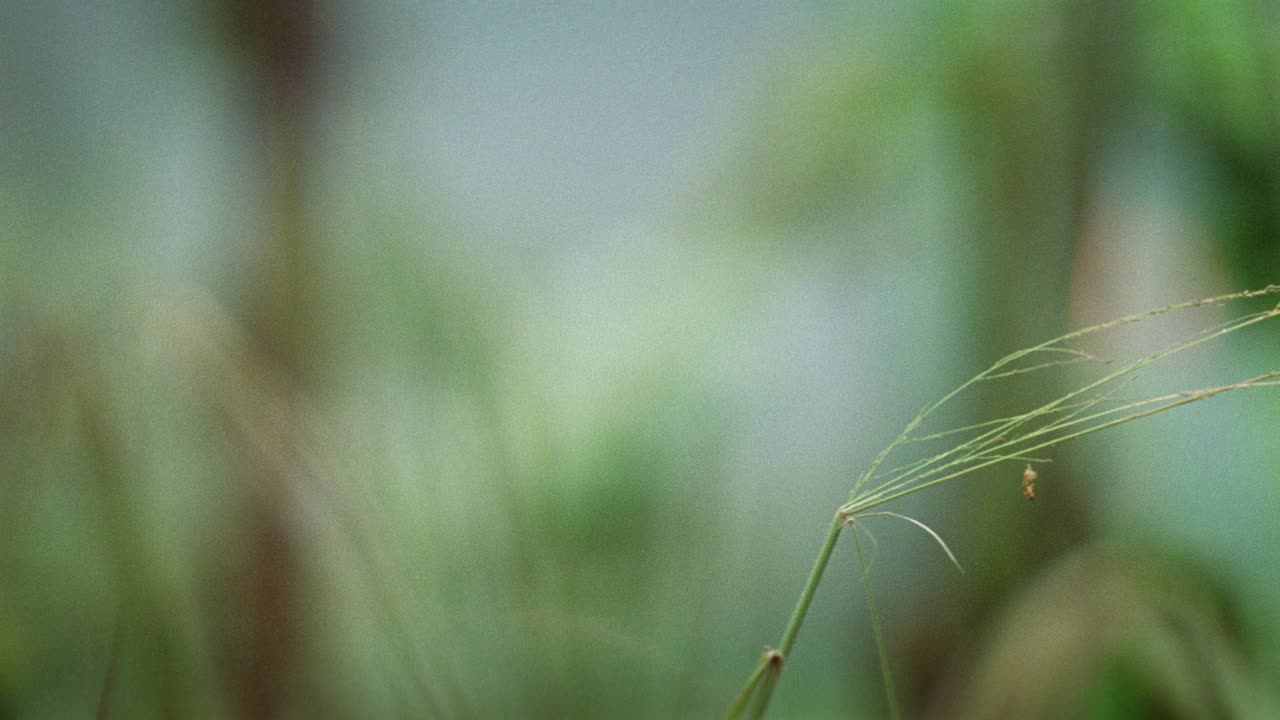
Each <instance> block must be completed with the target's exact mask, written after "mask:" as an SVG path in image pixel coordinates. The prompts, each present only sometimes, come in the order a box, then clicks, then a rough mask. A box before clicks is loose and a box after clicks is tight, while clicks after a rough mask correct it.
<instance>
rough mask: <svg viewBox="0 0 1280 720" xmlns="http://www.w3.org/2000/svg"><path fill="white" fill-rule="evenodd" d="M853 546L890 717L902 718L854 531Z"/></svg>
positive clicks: (859, 543) (856, 535) (860, 550)
mask: <svg viewBox="0 0 1280 720" xmlns="http://www.w3.org/2000/svg"><path fill="white" fill-rule="evenodd" d="M853 547H854V550H856V551H857V553H858V568H859V569H860V570H861V571H862V584H863V586H864V587H865V588H866V589H867V609H868V610H869V611H870V613H871V632H872V634H874V635H875V639H876V654H877V655H879V657H880V678H881V679H882V680H883V681H884V694H885V697H886V698H888V701H889V717H891V718H893V720H900V718H901V717H902V710H901V709H900V708H899V707H898V693H897V692H895V691H894V688H893V670H892V668H891V667H890V666H889V649H888V646H887V645H886V644H885V642H884V630H883V629H882V628H881V625H880V613H879V611H878V610H876V596H875V593H874V592H872V591H871V573H870V571H869V570H868V569H867V561H866V559H865V558H864V557H863V554H862V541H861V540H860V539H859V538H858V533H853ZM948 554H950V552H948Z"/></svg>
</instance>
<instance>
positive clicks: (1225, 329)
mask: <svg viewBox="0 0 1280 720" xmlns="http://www.w3.org/2000/svg"><path fill="white" fill-rule="evenodd" d="M1276 293H1280V285H1268V286H1267V287H1265V288H1262V289H1261V290H1251V291H1245V292H1236V293H1229V294H1226V295H1219V296H1216V297H1211V298H1205V299H1203V300H1193V301H1191V302H1184V303H1178V304H1174V305H1166V306H1164V307H1161V308H1156V309H1154V310H1148V311H1146V312H1141V313H1137V314H1134V315H1128V316H1126V317H1122V318H1119V319H1117V320H1112V321H1110V322H1105V323H1101V324H1099V325H1093V326H1091V327H1087V328H1082V329H1079V330H1075V331H1072V332H1069V333H1067V334H1065V335H1061V336H1059V337H1056V338H1053V339H1052V340H1047V341H1045V342H1043V343H1040V344H1038V345H1033V346H1031V347H1028V348H1024V349H1022V350H1018V351H1016V352H1013V353H1010V354H1008V355H1006V356H1004V357H1002V358H1000V359H999V360H997V361H996V362H995V363H994V364H992V365H991V366H990V367H988V368H987V369H986V370H984V371H982V372H980V373H978V374H977V375H975V376H973V377H972V378H970V379H968V380H967V381H965V382H963V383H961V384H960V386H959V387H957V388H955V389H954V390H952V391H951V392H949V393H947V394H946V395H944V396H943V397H942V398H941V399H939V400H937V401H935V402H933V403H932V404H929V405H926V406H925V407H924V408H922V409H921V410H920V412H918V413H917V414H916V415H915V417H914V418H912V419H911V421H910V422H908V423H907V425H906V427H905V428H903V430H902V432H900V433H899V434H898V436H897V437H896V438H895V439H894V440H893V441H892V442H891V443H889V445H888V446H887V447H885V448H884V449H883V450H882V451H881V452H880V453H879V454H877V455H876V457H875V459H874V460H873V461H872V462H871V465H870V467H869V468H868V469H867V471H866V472H865V473H864V474H863V475H861V476H860V477H859V478H858V479H857V481H856V482H855V483H854V485H853V488H852V490H851V491H850V493H849V499H848V501H847V502H846V503H845V504H843V505H841V506H840V507H839V509H838V510H837V511H836V514H835V517H834V518H832V521H831V527H830V528H829V529H828V532H827V537H826V539H825V540H824V542H823V544H822V547H821V549H820V550H819V551H818V556H817V558H815V560H814V563H813V568H812V569H811V570H810V573H809V577H808V579H807V580H806V581H805V585H804V588H803V589H802V590H801V593H800V598H799V600H798V601H797V602H796V605H795V608H794V609H793V610H792V613H791V617H790V619H789V620H788V622H787V626H786V629H785V630H784V631H783V634H782V640H781V642H779V643H778V649H777V650H772V649H766V651H765V654H764V655H763V656H762V657H761V659H760V661H759V662H758V663H757V665H756V667H755V669H754V670H753V671H752V674H751V676H750V677H749V678H748V680H747V683H746V685H745V686H744V687H743V689H742V691H741V692H740V693H739V694H738V696H737V698H735V700H734V704H733V706H732V707H731V709H730V711H729V714H728V715H727V716H726V720H732V719H734V718H738V717H740V716H741V715H742V713H743V712H744V711H745V710H746V708H747V706H748V705H749V704H751V700H752V697H753V696H754V698H755V703H754V705H752V714H751V717H753V718H758V717H763V715H764V713H765V711H766V710H767V709H768V706H769V701H770V700H771V698H772V696H773V692H774V689H775V687H776V686H777V683H778V679H779V677H780V675H781V673H782V665H783V662H784V660H785V659H786V658H788V657H790V654H791V650H792V647H793V646H794V644H795V641H796V636H797V635H798V634H799V632H800V627H801V625H803V623H804V619H805V616H806V615H807V614H808V611H809V606H810V604H811V603H812V602H813V597H814V594H815V593H816V592H817V589H818V584H819V583H820V582H821V580H822V576H823V574H825V572H826V569H827V564H828V562H829V561H830V559H831V553H832V551H833V550H834V549H835V546H836V541H837V540H838V539H839V537H840V532H841V530H842V529H843V528H844V527H845V526H846V525H848V524H850V523H851V522H852V521H853V520H854V519H856V518H859V517H864V516H868V515H886V516H893V517H897V518H900V519H903V520H907V521H909V522H911V523H913V524H915V525H917V526H919V527H920V528H922V529H923V530H924V531H925V532H927V533H928V534H929V535H930V536H931V537H932V538H933V539H934V540H935V541H936V542H937V543H938V544H939V545H940V546H941V547H942V548H943V550H944V551H945V552H946V553H947V555H948V557H949V558H950V559H951V561H952V562H954V563H955V564H956V566H957V567H959V563H958V562H957V561H956V559H955V557H954V555H952V554H951V551H950V549H949V548H947V545H946V543H945V542H944V541H943V540H942V538H941V537H939V536H938V535H937V533H935V532H933V530H931V529H930V528H929V527H928V526H927V525H925V524H924V523H921V522H920V521H918V520H915V519H914V518H909V517H906V516H903V515H899V514H898V513H892V512H886V511H881V512H878V513H868V511H869V510H871V509H873V508H876V507H879V506H881V505H884V504H886V503H890V502H892V501H894V500H899V499H901V498H903V497H906V496H907V495H911V494H913V493H917V492H920V491H921V490H926V489H928V488H931V487H934V486H936V485H940V484H942V483H944V482H948V481H951V480H956V479H958V478H961V477H963V476H966V475H969V474H972V473H975V472H977V471H979V470H982V469H984V468H988V467H991V466H993V465H996V464H999V463H1006V462H1010V461H1015V460H1016V461H1028V460H1030V461H1032V462H1045V461H1046V460H1047V459H1045V458H1039V459H1036V458H1034V457H1033V456H1032V455H1031V454H1032V453H1035V452H1036V451H1038V450H1044V449H1047V448H1051V447H1054V446H1057V445H1060V444H1062V443H1065V442H1069V441H1071V440H1075V439H1078V438H1081V437H1084V436H1086V435H1090V434H1092V433H1096V432H1101V431H1102V430H1107V429H1109V428H1113V427H1116V426H1118V425H1122V424H1124V423H1128V422H1132V421H1134V420H1139V419H1142V418H1145V417H1149V416H1151V415H1155V414H1157V413H1161V412H1165V411H1166V410H1172V409H1173V408H1176V407H1181V406H1183V405H1188V404H1190V403H1194V402H1199V401H1201V400H1207V399H1209V398H1212V397H1215V396H1217V395H1221V394H1223V393H1226V392H1231V391H1234V390H1243V389H1251V388H1261V387H1276V386H1280V371H1273V372H1268V373H1264V374H1262V375H1258V376H1255V377H1252V378H1249V379H1247V380H1241V381H1239V382H1235V383H1230V384H1226V385H1217V386H1213V387H1206V388H1202V389H1199V390H1190V391H1183V392H1178V393H1172V394H1166V395H1161V396H1158V397H1152V398H1146V399H1143V400H1137V401H1128V402H1125V401H1121V400H1117V399H1116V398H1115V391H1114V390H1113V389H1106V386H1108V385H1111V384H1113V383H1116V382H1118V381H1120V380H1126V379H1127V380H1132V379H1133V376H1134V374H1135V373H1137V372H1138V371H1139V370H1142V369H1143V368H1146V367H1148V366H1150V365H1152V364H1154V363H1156V362H1159V361H1161V360H1164V359H1166V358H1168V357H1171V356H1173V355H1175V354H1177V353H1180V352H1183V351H1184V350H1188V349H1191V348H1193V347H1196V346H1198V345H1201V344H1204V343H1207V342H1209V341H1211V340H1214V339H1218V338H1221V337H1223V336H1225V335H1227V334H1230V333H1233V332H1236V331H1238V330H1241V329H1244V328H1246V327H1249V326H1252V325H1255V324H1258V323H1261V322H1264V321H1266V320H1270V319H1272V318H1275V317H1277V316H1280V304H1277V305H1276V306H1275V307H1273V308H1272V309H1270V310H1266V311H1262V312H1255V313H1251V314H1248V315H1244V316H1240V317H1236V318H1234V319H1232V320H1229V321H1227V322H1224V323H1220V324H1218V325H1215V326H1212V327H1210V328H1208V329H1206V330H1204V331H1202V332H1200V333H1198V334H1197V335H1195V336H1193V337H1191V338H1188V339H1184V340H1182V341H1180V342H1178V343H1175V344H1173V345H1171V346H1169V347H1166V348H1164V349H1162V350H1160V351H1158V352H1154V353H1151V354H1149V355H1146V356H1143V357H1140V358H1138V359H1137V360H1134V361H1132V362H1130V363H1128V364H1126V365H1122V366H1120V367H1119V368H1118V369H1116V370H1114V371H1112V372H1109V373H1106V374H1104V375H1103V376H1102V377H1100V378H1098V379H1095V380H1093V381H1091V382H1087V383H1085V384H1083V385H1082V386H1080V387H1078V388H1076V389H1075V390H1072V391H1070V392H1068V393H1066V394H1064V395H1062V396H1060V397H1058V398H1055V399H1053V400H1051V401H1049V402H1047V403H1044V404H1042V405H1040V406H1038V407H1036V408H1033V409H1031V410H1029V411H1027V412H1025V413H1022V414H1021V415H1012V416H1009V417H1005V418H1001V419H998V420H989V421H985V422H979V423H975V424H970V425H966V426H965V427H962V428H955V429H950V430H943V431H940V432H931V433H930V434H927V435H919V436H913V433H915V431H916V430H917V428H919V427H920V426H921V425H923V424H924V423H925V421H926V420H927V419H928V417H929V416H930V415H931V414H932V413H933V412H934V411H935V410H937V409H938V408H939V407H941V406H942V405H944V404H946V403H947V402H949V401H950V400H952V399H953V398H955V397H956V396H957V395H959V394H960V393H962V392H964V391H965V390H966V389H968V388H970V387H972V386H974V385H975V384H977V383H980V382H985V381H991V380H1000V379H1003V378H1008V377H1012V376H1017V375H1024V374H1028V373H1033V372H1040V371H1043V370H1047V369H1050V368H1053V367H1060V366H1064V365H1075V364H1079V363H1087V362H1099V361H1098V360H1097V359H1096V358H1094V357H1092V356H1091V355H1088V354H1086V353H1084V352H1081V351H1079V350H1077V349H1075V348H1071V347H1067V346H1065V344H1066V343H1068V342H1070V341H1073V340H1076V339H1079V338H1081V337H1084V336H1086V335H1091V334H1095V333H1099V332H1103V331H1106V330H1111V329H1114V328H1118V327H1121V326H1124V325H1129V324H1132V323H1136V322H1141V321H1143V320H1147V319H1150V318H1153V317H1156V316H1158V315H1165V314H1168V313H1171V312H1176V311H1179V310H1185V309H1190V308H1196V307H1204V306H1212V305H1222V304H1225V303H1228V302H1231V301H1234V300H1241V299H1246V298H1255V297H1260V296H1264V295H1273V294H1276ZM1054 353H1057V354H1059V355H1067V356H1068V357H1067V358H1065V359H1058V360H1050V361H1047V362H1039V363H1036V364H1033V365H1030V366H1024V367H1019V366H1015V365H1014V364H1015V363H1017V362H1018V361H1019V360H1021V359H1023V358H1026V357H1028V356H1031V355H1035V354H1040V355H1042V356H1043V355H1046V354H1054ZM1011 366H1012V367H1011ZM971 432H977V434H976V435H974V436H972V437H970V438H968V439H967V440H964V439H962V440H961V442H959V443H958V444H956V445H954V446H952V447H951V448H949V449H947V450H945V451H943V452H940V453H937V454H934V455H932V456H928V457H924V458H921V459H917V460H915V461H912V462H909V463H907V464H905V465H901V466H900V467H898V468H896V469H894V470H891V471H889V472H888V473H887V475H888V477H887V478H885V479H884V481H883V482H880V483H879V484H874V482H875V481H877V480H879V479H881V478H882V477H884V476H878V475H877V474H876V472H877V470H878V469H879V468H880V466H881V464H883V463H884V462H885V461H886V460H887V459H888V458H889V457H890V456H891V455H892V454H893V453H894V451H895V450H898V449H899V448H902V447H903V446H905V445H908V444H912V443H919V442H922V441H928V440H937V439H941V438H945V437H954V436H957V435H958V436H960V437H961V438H963V437H964V434H965V433H971ZM869 485H872V486H871V487H868V486H869ZM853 535H854V547H855V550H856V551H857V555H858V563H859V567H860V568H861V571H862V578H863V583H864V584H865V586H866V590H867V604H868V607H869V609H870V612H871V623H872V629H873V631H874V635H875V641H876V648H877V652H878V654H879V657H880V668H881V675H882V677H883V680H884V685H885V693H886V695H887V697H888V702H889V710H890V713H891V715H892V716H893V717H894V718H898V717H899V713H900V708H899V707H898V704H897V698H896V696H895V694H894V689H893V679H892V673H891V672H890V666H889V658H888V651H887V648H886V645H885V642H884V635H883V632H882V630H881V624H880V616H879V612H878V610H877V609H876V605H875V597H874V594H873V592H872V588H871V578H870V573H869V570H868V567H867V563H866V561H865V557H864V554H863V551H862V544H861V541H860V539H859V538H858V537H857V533H856V532H855V533H853Z"/></svg>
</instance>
